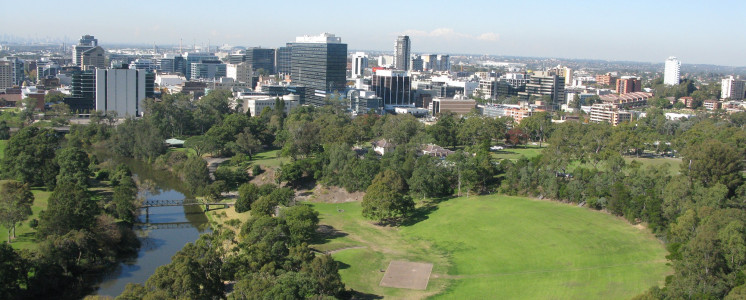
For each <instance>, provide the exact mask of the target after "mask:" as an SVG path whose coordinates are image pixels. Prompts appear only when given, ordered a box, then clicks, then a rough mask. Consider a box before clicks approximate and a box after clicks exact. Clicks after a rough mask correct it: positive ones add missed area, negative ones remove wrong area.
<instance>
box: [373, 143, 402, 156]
mask: <svg viewBox="0 0 746 300" xmlns="http://www.w3.org/2000/svg"><path fill="white" fill-rule="evenodd" d="M372 144H373V151H375V152H376V153H378V154H379V155H385V154H386V153H388V152H392V151H394V150H395V149H396V145H394V144H393V143H390V142H389V141H387V140H386V139H381V140H378V141H375V142H373V143H372Z"/></svg>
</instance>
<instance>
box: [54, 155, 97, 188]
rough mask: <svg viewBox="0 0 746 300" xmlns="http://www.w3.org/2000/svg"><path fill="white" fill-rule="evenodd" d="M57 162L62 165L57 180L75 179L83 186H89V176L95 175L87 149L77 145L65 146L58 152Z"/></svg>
mask: <svg viewBox="0 0 746 300" xmlns="http://www.w3.org/2000/svg"><path fill="white" fill-rule="evenodd" d="M55 162H57V165H59V167H60V173H59V175H57V181H58V182H60V181H62V180H73V181H75V182H76V183H78V184H80V185H82V186H88V177H90V176H91V175H93V172H91V169H90V165H91V161H90V159H89V158H88V154H87V153H85V151H83V150H81V149H80V148H77V147H65V148H62V149H60V150H59V151H58V152H57V156H56V157H55Z"/></svg>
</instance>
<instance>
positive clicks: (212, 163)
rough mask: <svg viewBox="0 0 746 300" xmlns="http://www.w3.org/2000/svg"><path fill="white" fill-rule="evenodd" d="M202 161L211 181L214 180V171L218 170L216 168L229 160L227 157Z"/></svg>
mask: <svg viewBox="0 0 746 300" xmlns="http://www.w3.org/2000/svg"><path fill="white" fill-rule="evenodd" d="M204 159H205V162H207V170H208V171H210V179H212V180H215V170H217V169H218V166H220V164H221V163H223V162H224V161H226V160H230V158H227V157H205V158H204Z"/></svg>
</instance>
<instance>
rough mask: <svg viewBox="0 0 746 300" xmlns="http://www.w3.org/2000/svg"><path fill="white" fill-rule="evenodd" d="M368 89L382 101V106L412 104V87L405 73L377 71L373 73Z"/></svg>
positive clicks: (399, 71)
mask: <svg viewBox="0 0 746 300" xmlns="http://www.w3.org/2000/svg"><path fill="white" fill-rule="evenodd" d="M370 88H371V89H372V90H373V91H374V92H375V93H376V96H378V97H381V99H383V105H384V106H397V105H411V104H412V98H411V95H412V85H411V82H410V78H409V75H407V72H405V71H402V70H378V71H376V72H375V73H373V79H372V80H371V85H370Z"/></svg>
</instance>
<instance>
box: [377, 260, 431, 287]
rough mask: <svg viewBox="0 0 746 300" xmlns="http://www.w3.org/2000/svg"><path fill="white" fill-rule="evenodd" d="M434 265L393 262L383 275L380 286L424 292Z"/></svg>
mask: <svg viewBox="0 0 746 300" xmlns="http://www.w3.org/2000/svg"><path fill="white" fill-rule="evenodd" d="M432 271H433V264H428V263H417V262H409V261H400V260H392V261H391V262H390V263H389V267H388V268H387V269H386V273H385V274H383V279H381V283H380V284H379V285H380V286H385V287H393V288H402V289H412V290H424V289H426V288H427V282H428V281H429V280H430V272H432Z"/></svg>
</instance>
